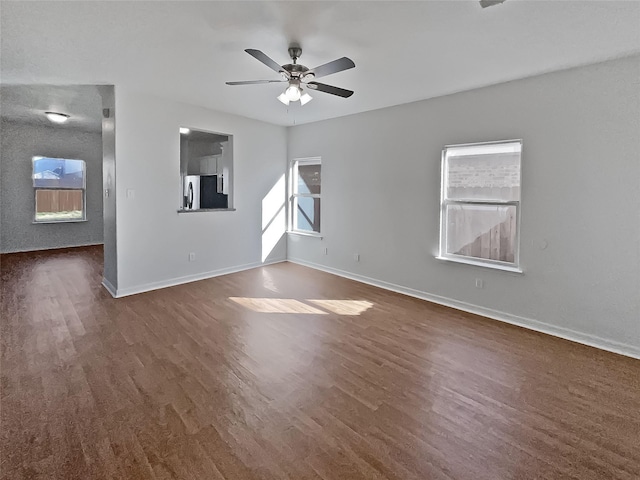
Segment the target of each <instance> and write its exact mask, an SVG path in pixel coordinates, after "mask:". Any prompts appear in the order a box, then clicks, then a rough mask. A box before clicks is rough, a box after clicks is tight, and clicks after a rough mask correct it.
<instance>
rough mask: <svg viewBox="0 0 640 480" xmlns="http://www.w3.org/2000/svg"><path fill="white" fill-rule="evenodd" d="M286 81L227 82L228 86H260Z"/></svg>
mask: <svg viewBox="0 0 640 480" xmlns="http://www.w3.org/2000/svg"><path fill="white" fill-rule="evenodd" d="M282 82H286V80H248V81H246V82H225V83H226V84H227V85H259V84H261V83H282Z"/></svg>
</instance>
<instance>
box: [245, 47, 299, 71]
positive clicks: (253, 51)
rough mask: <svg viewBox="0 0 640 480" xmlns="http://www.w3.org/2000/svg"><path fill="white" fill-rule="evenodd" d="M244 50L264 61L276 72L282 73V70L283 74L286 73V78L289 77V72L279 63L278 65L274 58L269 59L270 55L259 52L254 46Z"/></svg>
mask: <svg viewBox="0 0 640 480" xmlns="http://www.w3.org/2000/svg"><path fill="white" fill-rule="evenodd" d="M245 52H247V53H248V54H249V55H251V56H252V57H253V58H255V59H256V60H258V61H260V62H262V63H264V64H265V65H266V66H267V67H269V68H270V69H271V70H273V71H275V72H278V73H283V72H284V74H285V75H286V77H287V78H289V77H290V75H289V72H287V71H286V70H285V69H284V68H282V66H281V65H278V64H277V63H276V62H275V60H273V59H271V58H270V57H268V56H267V55H266V54H265V53H263V52H261V51H260V50H256V49H254V48H247V49H246V50H245Z"/></svg>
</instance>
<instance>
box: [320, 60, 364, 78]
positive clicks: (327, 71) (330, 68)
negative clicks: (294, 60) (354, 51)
mask: <svg viewBox="0 0 640 480" xmlns="http://www.w3.org/2000/svg"><path fill="white" fill-rule="evenodd" d="M355 66H356V64H355V63H353V60H351V59H350V58H347V57H342V58H339V59H337V60H334V61H333V62H329V63H325V64H324V65H320V66H319V67H316V68H312V69H311V70H309V73H313V75H314V77H315V78H320V77H325V76H327V75H331V74H332V73H338V72H342V71H343V70H349V69H350V68H353V67H355Z"/></svg>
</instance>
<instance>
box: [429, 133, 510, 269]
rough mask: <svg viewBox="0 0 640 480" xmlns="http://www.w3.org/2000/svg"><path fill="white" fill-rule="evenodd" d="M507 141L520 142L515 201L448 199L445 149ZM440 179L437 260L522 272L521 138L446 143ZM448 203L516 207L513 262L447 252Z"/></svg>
mask: <svg viewBox="0 0 640 480" xmlns="http://www.w3.org/2000/svg"><path fill="white" fill-rule="evenodd" d="M508 143H519V144H520V172H519V175H520V179H519V183H520V196H519V198H518V200H517V201H499V200H477V199H474V200H464V199H458V200H450V199H447V198H446V187H447V185H448V179H447V178H446V172H447V169H446V161H447V150H449V149H453V148H460V147H474V146H487V145H502V144H508ZM440 168H441V179H440V246H439V252H438V255H437V256H436V258H437V259H438V260H446V261H450V262H457V263H464V264H468V265H475V266H480V267H488V268H493V269H497V270H505V271H509V272H515V273H522V268H521V266H520V223H521V212H520V210H521V205H520V204H521V201H522V139H514V140H499V141H491V142H481V143H463V144H456V145H446V146H445V147H444V148H443V149H442V159H441V167H440ZM449 205H488V206H514V207H515V209H516V235H515V245H514V259H513V263H511V262H503V261H500V260H492V259H484V258H477V257H469V256H465V255H456V254H453V253H447V251H446V249H447V228H446V225H445V222H446V211H447V206H449Z"/></svg>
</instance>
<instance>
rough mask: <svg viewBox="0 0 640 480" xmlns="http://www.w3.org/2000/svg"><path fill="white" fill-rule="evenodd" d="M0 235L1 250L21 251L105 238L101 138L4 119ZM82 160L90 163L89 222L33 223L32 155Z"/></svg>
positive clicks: (97, 241)
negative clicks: (0, 232)
mask: <svg viewBox="0 0 640 480" xmlns="http://www.w3.org/2000/svg"><path fill="white" fill-rule="evenodd" d="M0 130H1V132H0V134H1V135H0V136H1V148H0V163H2V177H1V182H0V187H1V188H0V195H1V196H2V207H3V208H2V213H1V215H0V223H1V224H2V227H1V231H2V237H1V240H0V251H1V252H3V253H6V252H17V251H30V250H43V249H49V248H62V247H74V246H79V245H91V244H96V243H102V240H103V233H102V231H103V229H102V194H101V189H102V138H101V135H100V134H99V133H86V132H82V131H78V130H72V129H69V128H55V127H44V126H36V125H29V124H25V123H18V122H12V121H8V120H3V121H2V126H1V128H0ZM36 155H40V156H48V157H58V158H74V159H80V160H84V161H85V162H86V166H87V190H86V205H85V209H86V215H87V221H86V222H74V223H47V224H44V223H42V224H34V223H33V219H34V212H35V196H34V190H33V180H32V178H31V176H32V173H33V171H32V170H33V166H32V158H33V157H34V156H36Z"/></svg>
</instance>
